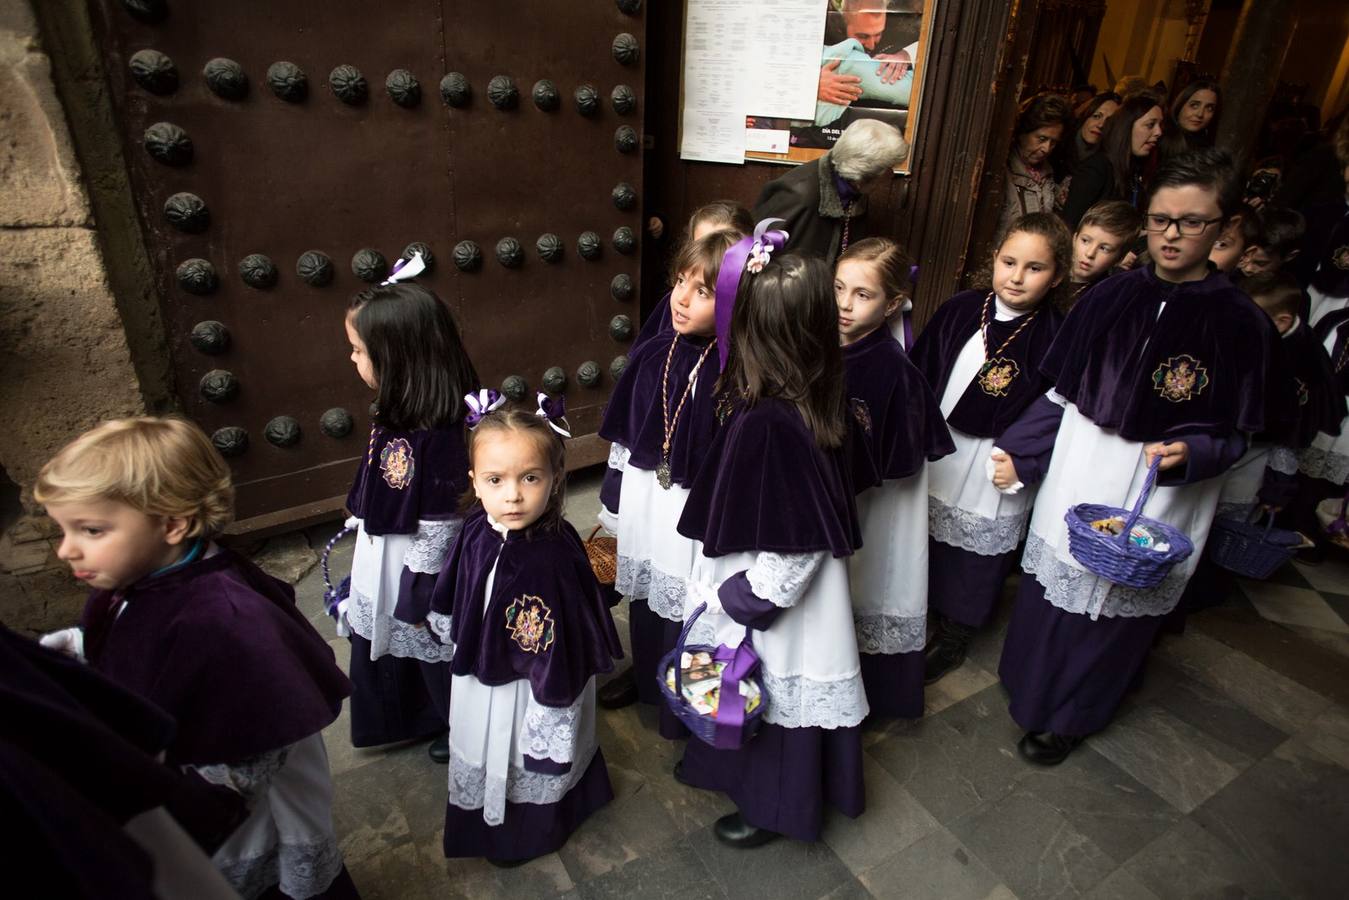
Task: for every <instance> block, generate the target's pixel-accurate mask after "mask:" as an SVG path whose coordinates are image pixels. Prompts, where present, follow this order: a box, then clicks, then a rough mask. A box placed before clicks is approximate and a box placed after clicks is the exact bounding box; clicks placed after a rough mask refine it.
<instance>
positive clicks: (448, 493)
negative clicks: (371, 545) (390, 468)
mask: <svg viewBox="0 0 1349 900" xmlns="http://www.w3.org/2000/svg"><path fill="white" fill-rule="evenodd" d="M396 440H404V441H407V443H408V445H409V447H410V448H411V451H412V464H413V465H412V475H411V479H410V481H409V483H407V484H404V485H403V486H401V487H395V486H394V485H393V484H390V483H389V481H388V480H387V479H386V478H385V472H384V468H383V464H382V461H381V460H380V456H381V454H382V453H383V452H384V449H385V448H386V447H388V446H389V444H391V443H392V442H394V441H396ZM468 470H469V464H468V451H467V449H466V448H465V445H464V424H463V422H455V423H453V424H451V425H446V426H445V427H444V428H422V429H418V430H417V431H391V430H389V429H387V428H384V427H381V426H376V431H375V439H374V446H373V448H372V450H371V451H368V452H367V454H366V456H365V457H363V458H362V459H361V467H360V469H359V470H357V472H356V480H355V482H354V483H353V484H352V485H351V492H350V493H348V494H347V509H348V510H349V511H350V512H351V514H352V515H353V516H356V517H358V518H359V519H361V520H362V522H364V523H365V532H366V534H379V535H383V534H415V533H416V531H417V521H418V520H419V519H427V520H444V519H453V518H455V517H456V516H458V515H459V500H460V498H461V497H462V496H463V495H464V492H465V491H466V490H468ZM398 483H399V482H398V479H395V480H394V484H398Z"/></svg>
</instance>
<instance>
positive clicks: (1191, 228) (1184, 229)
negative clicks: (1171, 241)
mask: <svg viewBox="0 0 1349 900" xmlns="http://www.w3.org/2000/svg"><path fill="white" fill-rule="evenodd" d="M1222 220H1223V217H1222V216H1219V217H1218V218H1216V219H1196V218H1194V217H1193V216H1185V217H1184V218H1182V219H1173V218H1171V217H1170V216H1159V215H1156V214H1154V213H1148V214H1147V215H1146V216H1144V217H1143V228H1144V230H1146V231H1153V232H1167V231H1170V230H1171V226H1172V225H1174V226H1176V230H1177V231H1179V232H1180V233H1181V234H1183V235H1186V236H1187V237H1195V236H1196V235H1200V234H1203V233H1204V229H1206V228H1208V227H1209V226H1210V225H1216V224H1217V223H1219V222H1221V221H1222Z"/></svg>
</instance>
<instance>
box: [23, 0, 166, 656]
mask: <svg viewBox="0 0 1349 900" xmlns="http://www.w3.org/2000/svg"><path fill="white" fill-rule="evenodd" d="M0 134H3V135H4V140H3V141H0V422H2V423H3V425H2V426H0V468H3V470H4V472H5V473H6V474H7V475H8V476H9V478H10V479H12V480H13V481H14V482H16V483H17V484H18V485H19V486H20V487H21V488H22V489H23V492H24V497H25V498H27V496H28V492H29V491H30V489H31V486H32V482H33V478H34V477H35V476H36V475H37V472H38V469H39V468H41V466H42V464H43V462H45V461H46V459H47V458H48V457H49V456H51V454H52V453H53V452H55V451H56V450H57V449H58V448H59V447H60V446H61V445H62V444H64V443H65V442H66V441H68V440H70V439H71V438H72V437H74V436H75V435H77V434H79V433H80V432H81V431H83V430H85V429H86V428H89V427H90V426H92V425H94V424H96V423H98V422H99V421H102V420H103V419H106V418H110V417H114V416H125V415H130V414H135V413H139V412H142V411H144V410H145V398H144V396H143V392H142V390H141V381H140V379H139V378H138V377H137V372H136V367H135V366H134V365H133V362H132V357H131V351H130V349H129V347H128V343H127V336H126V332H125V330H124V328H123V324H122V318H121V315H120V314H119V311H118V305H117V302H116V299H115V297H114V293H113V290H112V287H111V285H110V283H109V278H108V272H107V268H106V267H105V265H104V257H103V250H102V243H101V240H100V235H99V234H98V233H97V231H96V230H95V222H94V214H93V212H92V207H91V203H90V198H89V195H88V193H87V191H86V189H85V186H84V183H83V180H82V176H81V171H80V166H79V164H78V162H77V160H76V153H75V148H74V144H73V143H72V140H71V134H70V129H69V127H68V126H67V119H66V114H65V111H64V109H63V107H62V103H61V100H60V99H59V96H58V93H57V89H56V85H55V83H54V81H53V77H52V65H51V60H50V58H49V57H48V55H47V54H46V53H44V52H43V48H42V45H41V43H40V41H39V38H38V24H37V21H36V19H35V17H34V13H33V9H32V7H31V6H30V4H29V3H28V2H26V0H0ZM29 512H30V513H31V512H32V511H31V510H29ZM53 538H54V535H53V532H52V528H51V523H50V522H49V521H48V520H46V519H45V518H42V517H38V516H34V515H31V514H30V515H26V516H23V517H22V518H20V519H19V520H18V522H17V523H16V524H14V525H13V526H11V527H10V528H9V529H7V530H6V531H5V533H4V534H3V535H0V621H3V622H5V623H6V624H8V625H10V626H12V627H18V628H23V629H25V630H37V629H41V628H45V627H48V626H50V625H55V624H60V623H63V622H68V621H69V620H70V619H71V617H72V616H73V615H74V614H75V613H76V612H78V609H79V598H80V597H81V596H82V594H83V591H82V590H81V589H79V588H78V587H77V586H76V585H75V584H74V582H73V581H71V579H70V578H69V575H68V574H67V573H66V572H65V571H64V570H65V567H64V566H63V565H60V564H59V563H57V561H56V560H55V557H54V552H53V551H54V542H53Z"/></svg>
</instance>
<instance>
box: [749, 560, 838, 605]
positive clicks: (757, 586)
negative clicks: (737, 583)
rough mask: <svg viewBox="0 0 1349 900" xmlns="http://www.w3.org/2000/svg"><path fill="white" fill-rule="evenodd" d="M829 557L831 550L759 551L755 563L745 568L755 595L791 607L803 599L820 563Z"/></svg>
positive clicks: (775, 603) (774, 603)
mask: <svg viewBox="0 0 1349 900" xmlns="http://www.w3.org/2000/svg"><path fill="white" fill-rule="evenodd" d="M828 556H829V551H827V550H816V551H815V552H813V553H767V552H765V553H759V554H757V555H756V556H755V557H754V565H752V566H750V567H749V568H748V569H747V570H745V577H746V578H747V579H748V580H749V587H750V590H752V591H754V596H756V597H759V598H760V599H763V600H767V601H768V602H769V603H772V604H773V605H774V606H778V607H782V608H783V609H790V608H791V607H793V606H795V605H796V604H797V603H798V602H800V600H801V598H802V597H803V596H804V595H805V593H806V589H807V588H809V587H810V581H811V579H812V578H814V577H815V573H816V571H818V570H819V568H820V565H821V564H822V563H823V562H824V561H825V559H826V558H828Z"/></svg>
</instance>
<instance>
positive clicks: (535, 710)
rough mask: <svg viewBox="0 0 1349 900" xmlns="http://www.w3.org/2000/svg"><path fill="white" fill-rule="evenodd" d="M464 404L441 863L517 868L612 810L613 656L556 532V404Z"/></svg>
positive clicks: (614, 649) (560, 531) (571, 537)
mask: <svg viewBox="0 0 1349 900" xmlns="http://www.w3.org/2000/svg"><path fill="white" fill-rule="evenodd" d="M469 399H470V407H471V408H472V410H473V412H472V413H471V414H470V417H469V423H470V426H471V428H472V431H471V433H470V436H469V459H470V461H471V465H472V467H473V468H472V471H471V472H469V477H470V479H471V481H472V484H473V494H474V495H475V496H476V497H477V500H478V503H479V504H480V505H481V508H479V509H477V510H476V511H475V512H473V513H471V514H470V515H469V516H468V518H467V519H466V520H465V522H464V527H463V530H462V531H461V532H460V535H459V538H458V540H456V541H455V543H454V548H453V550H452V551H451V553H450V558H449V560H448V561H447V562H446V564H445V570H444V571H443V572H441V574H440V578H439V580H438V581H437V582H436V587H435V594H434V596H433V598H432V601H431V606H432V610H433V611H434V615H435V616H437V618H439V619H441V620H442V621H448V622H449V623H450V629H449V633H448V641H449V642H450V643H452V644H453V646H454V648H455V652H454V661H453V663H452V669H453V673H454V688H453V691H452V692H451V696H450V747H449V749H450V773H449V799H448V802H447V803H446V806H445V855H446V856H449V857H461V856H482V857H486V858H487V859H488V860H489V861H490V862H492V863H494V864H497V865H503V866H509V865H518V864H521V863H523V862H525V861H527V860H530V859H533V858H534V857H536V856H542V855H543V854H545V853H551V852H553V851H554V850H557V849H558V848H559V847H561V846H562V845H563V844H564V843H566V841H567V838H568V837H569V836H570V835H571V833H572V832H573V831H575V830H576V829H577V828H578V827H579V826H580V824H581V823H582V822H583V821H585V819H586V817H588V816H589V815H590V814H591V813H593V812H594V811H595V810H597V809H599V808H600V807H602V806H603V805H604V804H606V803H608V802H609V801H610V800H611V799H613V791H612V790H611V788H610V786H609V773H608V770H607V769H606V768H605V766H604V754H602V753H601V752H600V748H599V745H598V743H597V741H596V739H595V678H596V676H597V675H600V674H603V673H605V672H609V671H612V669H613V660H614V659H617V658H621V657H622V655H623V651H622V649H621V647H620V645H619V642H618V634H617V632H616V631H615V630H614V623H613V619H612V618H610V615H609V608H608V606H607V605H606V603H605V600H604V597H603V595H602V594H601V592H600V586H599V583H598V582H597V581H596V580H595V573H594V572H593V571H592V570H591V568H590V562H589V560H588V559H587V558H586V553H585V548H584V546H583V545H582V543H581V539H580V537H578V536H577V534H576V531H575V530H574V529H573V528H572V527H571V525H569V524H567V522H566V520H564V519H563V518H562V509H563V506H564V504H565V494H566V482H565V476H566V461H565V458H564V450H563V446H562V441H561V439H560V436H566V434H567V432H566V429H565V427H564V426H565V424H566V420H565V419H564V418H562V414H563V404H562V400H561V399H560V398H559V399H558V400H556V401H552V400H549V399H548V397H547V395H545V394H539V409H538V412H536V413H531V412H529V411H528V410H524V409H518V408H504V407H505V404H504V398H501V397H498V396H496V392H495V391H482V392H480V394H478V395H477V396H475V397H472V398H469Z"/></svg>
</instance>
